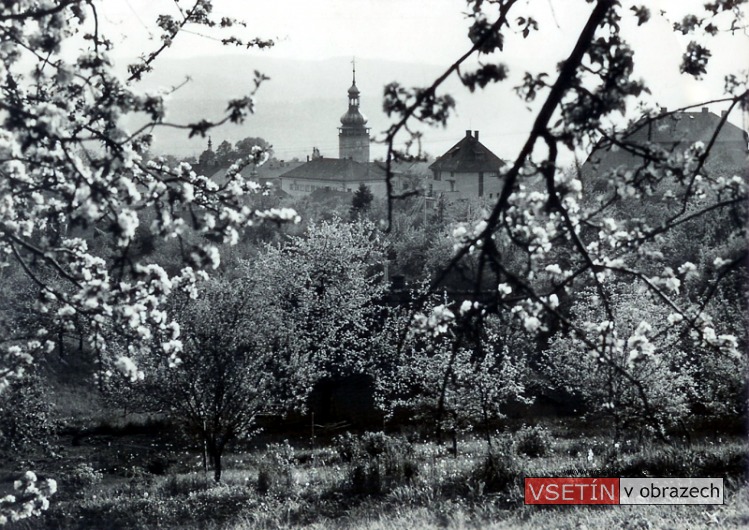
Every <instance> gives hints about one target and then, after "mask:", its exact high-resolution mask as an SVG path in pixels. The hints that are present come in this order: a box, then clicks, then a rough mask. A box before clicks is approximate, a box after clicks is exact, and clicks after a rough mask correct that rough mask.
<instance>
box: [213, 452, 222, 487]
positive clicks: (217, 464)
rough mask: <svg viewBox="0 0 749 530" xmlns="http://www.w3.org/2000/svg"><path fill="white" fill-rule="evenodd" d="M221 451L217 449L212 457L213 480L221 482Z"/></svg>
mask: <svg viewBox="0 0 749 530" xmlns="http://www.w3.org/2000/svg"><path fill="white" fill-rule="evenodd" d="M222 452H223V451H222V450H221V449H218V448H216V450H215V451H214V453H213V454H212V455H211V458H212V459H213V480H215V481H216V482H221V453H222Z"/></svg>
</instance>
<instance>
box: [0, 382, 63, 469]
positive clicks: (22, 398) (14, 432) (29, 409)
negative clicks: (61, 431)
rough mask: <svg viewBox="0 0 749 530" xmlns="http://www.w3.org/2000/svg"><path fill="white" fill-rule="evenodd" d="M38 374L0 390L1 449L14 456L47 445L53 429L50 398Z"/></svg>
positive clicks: (0, 450) (2, 451)
mask: <svg viewBox="0 0 749 530" xmlns="http://www.w3.org/2000/svg"><path fill="white" fill-rule="evenodd" d="M44 389H45V384H44V382H43V381H42V380H41V378H39V377H28V378H26V379H22V380H20V381H17V382H15V383H13V384H12V385H11V386H10V388H8V389H6V390H5V391H4V392H0V453H2V454H5V455H7V456H17V455H23V454H26V453H28V451H29V450H30V449H32V448H35V447H45V448H46V447H47V440H48V439H49V438H50V437H51V435H52V433H53V432H54V430H55V425H54V423H53V421H52V417H51V408H52V407H51V405H50V403H51V402H52V401H51V400H50V399H49V397H48V396H47V394H46V391H45V390H44Z"/></svg>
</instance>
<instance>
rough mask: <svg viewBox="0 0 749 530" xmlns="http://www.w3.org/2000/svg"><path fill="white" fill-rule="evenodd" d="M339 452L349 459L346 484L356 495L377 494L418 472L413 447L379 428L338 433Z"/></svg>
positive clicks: (346, 459)
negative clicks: (361, 431) (357, 435)
mask: <svg viewBox="0 0 749 530" xmlns="http://www.w3.org/2000/svg"><path fill="white" fill-rule="evenodd" d="M336 446H337V447H338V449H339V456H341V459H342V460H344V461H348V462H350V465H349V469H348V487H349V488H350V490H351V492H353V493H355V494H358V495H379V494H381V493H384V492H386V491H389V490H390V489H392V488H395V487H397V486H399V485H402V484H405V483H408V482H410V481H412V480H413V479H414V478H415V477H416V476H417V475H418V472H419V468H418V464H417V463H416V460H415V458H414V451H413V447H412V446H411V444H410V443H408V442H407V441H406V440H403V439H399V438H394V437H392V436H388V435H386V434H385V433H383V432H369V433H365V434H363V435H362V436H360V437H356V436H354V435H351V434H346V435H342V436H340V437H338V440H337V442H336Z"/></svg>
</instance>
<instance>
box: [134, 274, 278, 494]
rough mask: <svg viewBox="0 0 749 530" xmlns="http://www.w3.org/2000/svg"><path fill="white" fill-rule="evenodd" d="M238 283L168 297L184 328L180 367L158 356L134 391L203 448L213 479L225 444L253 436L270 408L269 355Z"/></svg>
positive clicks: (258, 317) (246, 291) (247, 292)
mask: <svg viewBox="0 0 749 530" xmlns="http://www.w3.org/2000/svg"><path fill="white" fill-rule="evenodd" d="M245 284H246V280H243V279H237V280H234V281H229V280H226V279H214V280H211V281H209V282H207V283H206V284H205V285H204V286H203V287H201V289H200V290H199V296H198V297H197V298H196V299H191V298H190V297H189V296H187V295H184V294H178V295H175V297H174V299H173V300H172V304H171V305H172V307H173V311H172V312H173V314H175V317H176V319H177V320H178V322H179V323H180V328H181V329H182V330H183V331H182V334H181V336H180V338H181V340H182V344H183V349H182V353H181V355H180V360H181V362H180V365H179V367H177V368H176V369H173V368H171V367H169V366H168V363H165V362H163V359H162V362H161V363H160V365H157V366H154V367H153V370H152V372H154V373H153V375H152V376H151V377H150V382H149V384H148V385H144V386H145V389H141V390H142V391H145V392H148V393H149V394H150V395H151V396H152V399H155V400H156V401H157V402H158V403H159V404H160V405H162V406H163V407H164V408H165V409H166V410H167V411H169V412H170V414H171V415H172V416H173V417H174V419H176V420H177V421H178V424H179V425H180V426H181V427H182V428H183V429H184V430H185V431H186V433H187V434H188V435H190V436H191V437H193V438H194V439H196V440H197V441H198V442H199V443H200V445H201V446H202V447H203V448H204V449H205V450H206V452H207V453H208V456H210V458H211V463H212V464H213V470H214V478H215V480H216V481H217V482H218V481H220V480H221V471H222V466H221V457H222V455H223V453H224V450H225V449H226V447H227V446H228V445H229V444H230V443H232V442H234V441H235V440H237V439H240V438H243V437H247V436H248V435H250V434H252V432H253V428H254V426H255V420H256V418H257V415H258V414H259V413H261V412H270V411H272V410H273V409H274V399H273V395H272V393H271V390H272V389H273V387H274V385H273V384H272V377H273V373H274V367H275V366H276V364H277V363H276V362H275V359H274V356H275V352H273V351H272V350H271V348H270V347H269V345H268V344H266V343H264V342H263V337H264V336H267V333H263V330H262V328H263V326H264V325H265V323H264V318H263V316H264V315H262V313H260V312H258V311H256V310H255V308H254V307H253V306H254V299H253V298H252V292H251V288H249V286H247V285H245ZM152 361H153V359H152ZM155 361H156V362H157V363H158V361H159V358H156V359H155Z"/></svg>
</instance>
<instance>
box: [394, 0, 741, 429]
mask: <svg viewBox="0 0 749 530" xmlns="http://www.w3.org/2000/svg"><path fill="white" fill-rule="evenodd" d="M468 3H469V6H470V7H471V8H472V9H471V12H470V13H469V15H468V16H469V18H470V19H471V21H472V24H471V27H470V30H469V38H470V40H471V43H472V46H471V47H470V49H468V51H467V52H466V53H465V54H464V55H463V56H462V57H461V58H459V59H458V60H457V61H456V62H455V63H454V64H452V65H451V66H450V67H449V68H448V69H447V70H446V71H445V73H444V75H442V76H440V77H439V78H438V79H437V80H435V82H434V83H433V84H432V85H431V86H429V87H425V88H416V89H407V88H405V87H402V86H400V85H398V84H397V83H393V84H391V85H389V86H388V87H387V88H386V90H385V103H384V106H385V110H386V111H387V112H388V113H389V114H390V115H391V116H394V117H395V122H394V123H393V125H392V126H391V128H390V129H389V130H388V131H387V134H386V137H385V141H386V143H387V144H388V146H389V152H388V158H387V163H388V168H389V167H390V164H391V163H392V162H393V161H395V160H397V159H398V158H399V157H402V156H404V154H403V153H399V152H397V150H395V149H394V147H393V146H394V142H395V139H396V138H397V137H399V135H402V134H408V131H410V130H413V129H411V128H409V123H410V122H412V121H422V122H425V123H429V124H439V123H444V122H445V120H447V118H448V116H449V114H450V111H451V109H452V108H453V107H454V104H455V102H454V100H453V99H452V98H451V97H449V96H447V95H439V94H438V92H437V90H438V89H439V87H440V85H441V84H442V83H443V82H444V80H445V79H447V77H449V76H450V75H451V74H457V75H459V76H460V79H461V80H462V82H463V83H464V84H465V85H466V86H467V87H469V88H470V89H471V90H474V89H477V88H482V87H484V86H486V85H487V84H489V83H497V82H501V81H503V80H504V79H506V77H507V74H508V68H507V66H506V65H505V64H504V63H503V62H501V56H502V53H507V52H511V51H512V50H511V49H510V48H509V46H510V44H509V43H510V42H512V41H511V39H510V37H513V36H514V35H513V34H517V35H522V37H523V38H527V39H531V38H534V37H536V35H535V34H536V33H537V32H538V33H539V35H538V37H539V38H543V33H542V28H540V27H539V23H538V22H537V21H536V20H534V18H533V17H532V16H530V15H531V14H530V13H527V12H524V11H523V9H524V7H523V5H522V4H521V3H520V2H516V1H515V0H499V1H497V2H482V1H469V2H468ZM588 3H589V4H590V6H591V8H590V14H589V17H588V19H587V22H586V23H585V25H584V27H583V29H582V30H581V32H580V33H579V35H578V36H577V40H576V42H575V44H574V47H573V48H572V50H571V51H570V52H569V54H568V56H567V57H566V58H565V59H564V60H563V61H562V62H560V63H559V67H558V71H557V72H556V73H555V74H553V75H550V74H549V73H548V72H526V73H525V75H524V76H523V80H522V83H521V84H520V85H519V86H517V87H516V88H515V91H516V93H517V95H518V96H519V97H520V98H521V100H522V101H524V102H528V103H530V102H538V104H539V107H538V108H539V110H538V112H537V113H536V116H535V120H534V122H533V126H532V129H531V132H530V134H529V136H528V138H527V140H526V141H525V143H524V145H523V147H522V149H521V150H520V152H519V153H518V155H517V157H516V158H515V159H514V160H513V161H512V162H511V163H510V164H508V165H506V166H505V167H504V168H503V169H502V170H501V179H502V182H503V187H502V190H501V192H500V193H499V196H498V199H497V200H496V201H495V202H494V204H493V205H492V207H491V209H490V211H488V212H487V215H486V216H485V217H484V219H482V220H481V221H479V222H477V223H476V224H475V225H473V226H469V227H463V228H462V229H460V230H458V231H456V232H455V239H456V241H455V250H454V254H453V257H452V259H451V261H450V263H449V264H448V266H447V267H446V268H445V269H444V270H443V272H442V274H441V275H438V277H437V278H436V279H435V282H434V286H435V288H437V287H438V286H439V285H440V283H441V282H442V280H443V279H444V278H446V277H447V276H448V275H449V274H450V273H451V271H453V270H454V269H455V268H456V267H458V266H460V264H461V263H462V262H463V260H465V259H466V258H467V257H469V256H470V257H471V259H473V260H476V262H477V263H478V267H479V270H478V272H477V274H476V278H478V280H479V281H477V282H476V285H477V289H478V288H479V287H480V286H481V282H483V281H486V280H487V278H491V279H492V283H493V285H494V289H493V291H494V293H493V300H492V301H491V302H490V303H488V304H486V309H487V310H489V311H502V312H504V311H507V312H511V313H512V314H514V315H515V316H516V318H518V319H519V320H520V322H522V324H523V326H524V327H525V328H526V329H527V330H529V331H534V332H542V333H545V332H548V331H549V330H550V326H552V325H554V326H559V327H561V328H562V329H563V330H564V332H565V333H567V335H568V336H570V337H572V338H574V341H575V342H576V343H577V344H579V345H581V346H580V347H579V348H578V349H577V350H576V351H578V352H581V351H583V350H584V351H585V352H586V353H585V354H586V355H590V356H592V357H595V358H596V359H598V362H600V363H601V364H602V365H603V366H605V367H608V369H610V370H614V371H615V372H616V373H617V376H618V378H619V380H620V381H621V385H622V386H623V387H626V388H627V392H631V395H632V396H634V397H633V399H635V400H636V402H637V404H638V405H637V406H639V407H640V410H641V412H642V417H643V418H645V419H646V421H647V422H650V425H651V427H652V429H653V431H654V432H658V433H662V432H663V430H662V424H661V421H660V420H661V419H662V416H660V415H658V414H655V413H654V405H653V399H655V398H652V397H651V396H649V392H648V389H647V386H648V385H649V384H650V380H649V379H648V377H649V376H647V373H646V371H638V370H636V369H634V366H636V365H632V364H627V363H626V362H625V363H621V362H619V360H618V356H619V350H618V349H617V348H619V345H620V343H619V342H617V341H614V340H607V337H608V333H610V332H611V331H610V330H613V329H614V328H615V326H616V325H617V323H618V322H619V323H621V322H623V321H625V320H627V319H623V318H622V317H620V316H619V315H618V312H619V310H620V309H621V305H617V304H616V303H615V301H614V298H615V295H616V293H617V292H618V290H619V289H620V287H619V286H620V284H621V283H634V284H636V285H637V286H638V287H639V288H641V289H643V290H644V291H645V292H647V293H648V299H652V300H654V302H653V303H654V304H655V306H654V307H657V312H658V314H659V315H660V316H661V317H662V318H658V319H656V320H655V321H654V324H657V323H658V322H663V326H664V327H661V328H656V327H655V325H654V326H653V329H652V330H647V333H645V330H644V329H641V332H642V333H640V335H637V336H638V337H651V338H652V335H656V336H666V334H671V333H676V334H679V335H680V336H684V337H687V338H688V339H689V341H690V344H691V346H690V347H691V348H694V349H695V350H698V349H699V350H702V349H704V348H708V349H710V350H711V351H712V352H714V355H718V356H727V357H737V356H741V355H742V354H741V352H742V351H745V347H744V345H745V344H746V336H745V331H744V329H743V326H741V325H740V324H739V325H737V326H732V325H731V324H728V325H727V324H725V323H723V324H721V325H720V326H719V325H718V324H717V323H716V324H713V323H712V322H711V320H710V319H709V317H708V311H707V307H708V305H709V304H710V301H711V300H712V299H713V297H714V296H715V294H716V292H717V291H718V290H719V287H718V286H719V285H722V284H724V283H726V282H729V281H730V282H732V283H733V285H735V286H739V288H740V289H742V290H743V289H744V285H745V280H746V277H745V276H746V275H745V271H744V269H743V267H742V264H743V263H744V261H745V260H746V256H747V254H746V250H745V243H744V244H736V245H730V244H729V245H725V244H721V245H716V246H715V247H714V248H712V249H711V255H710V256H709V258H708V259H707V260H704V259H703V263H705V262H706V263H707V266H705V267H704V268H702V269H697V268H696V266H695V262H693V261H685V260H684V246H685V244H687V245H688V244H689V243H688V242H687V243H683V244H677V245H669V244H667V239H668V237H669V235H674V234H678V233H679V232H680V231H682V230H683V231H689V232H690V236H689V237H691V236H692V234H691V231H692V230H693V229H694V227H701V226H702V223H706V222H708V221H710V220H714V219H716V218H720V219H723V220H730V221H729V222H722V223H721V224H720V232H719V234H720V236H719V237H720V239H721V241H734V242H741V241H745V239H746V238H745V235H746V234H745V227H746V211H745V208H744V206H743V205H744V204H745V202H746V198H747V183H746V175H745V174H744V171H745V170H744V169H743V167H744V166H743V165H742V166H739V167H736V166H734V167H724V170H725V171H723V172H720V171H716V170H713V169H711V168H710V167H709V164H708V161H709V157H710V156H711V152H712V150H713V148H714V146H715V144H716V141H717V139H718V137H719V135H720V134H721V131H722V130H723V129H724V128H726V127H727V125H726V120H727V119H728V116H729V115H730V113H731V112H732V111H738V112H746V111H747V110H748V109H749V92H748V91H747V89H746V80H745V79H744V80H742V78H740V77H739V75H738V74H737V75H729V76H728V77H726V78H725V83H724V85H725V94H723V95H722V96H718V97H716V98H715V99H714V100H713V101H712V103H715V104H717V103H722V104H723V105H724V107H725V108H726V111H727V112H726V114H725V115H724V116H723V117H722V118H721V119H720V120H718V123H717V126H716V127H715V128H714V129H713V130H712V131H710V133H709V134H708V135H707V136H706V138H707V140H706V141H704V142H697V143H694V144H691V143H690V144H689V145H684V144H683V143H681V144H680V143H679V142H672V143H671V144H670V145H662V144H656V143H655V142H649V141H647V140H646V141H644V142H643V141H639V140H636V135H633V132H634V131H635V130H637V129H642V128H648V127H652V128H653V129H655V128H657V127H658V126H659V120H662V119H663V118H664V116H671V115H672V114H674V112H677V111H672V113H665V114H663V113H660V112H659V111H658V110H656V109H651V110H647V109H646V108H644V107H640V110H641V111H643V109H644V116H638V120H637V121H633V122H631V123H630V126H629V127H627V128H626V129H625V130H623V131H622V130H621V129H620V130H616V128H613V126H612V124H614V123H616V121H615V120H614V118H615V117H616V115H626V113H627V111H628V109H630V108H631V106H632V105H633V104H634V103H635V102H637V101H638V98H639V97H640V96H641V95H643V94H644V93H645V92H646V91H647V86H646V84H645V82H644V81H642V80H637V79H635V78H633V71H634V51H633V49H632V47H631V46H630V45H629V44H628V43H627V41H626V39H625V34H624V32H623V30H622V21H623V19H624V18H625V17H632V18H633V19H634V20H636V21H637V23H638V24H640V25H642V24H647V23H648V22H649V20H650V10H649V9H648V8H647V7H646V6H644V5H638V4H633V3H630V2H619V1H615V0H596V1H590V2H588ZM742 4H744V2H743V1H741V0H719V1H716V2H708V3H705V4H704V5H703V6H702V7H701V8H699V9H697V10H695V11H694V12H692V13H689V14H688V15H687V16H685V17H684V18H683V19H679V20H676V21H674V23H673V28H674V31H677V32H679V33H681V34H683V35H690V36H691V37H692V41H691V42H690V43H689V44H688V45H687V46H686V47H685V50H684V54H683V58H682V62H681V64H680V65H676V68H678V69H679V71H680V72H681V73H682V74H683V75H686V76H693V77H697V78H700V77H702V76H705V75H707V71H708V63H709V59H710V56H711V52H710V49H709V47H708V46H706V45H705V44H703V42H704V41H707V40H709V39H710V38H711V37H712V36H714V35H716V34H719V33H721V32H724V31H733V30H735V29H737V28H741V27H743V24H744V20H743V17H744V13H743V10H742V7H741V5H742ZM663 13H666V12H665V11H664V12H663ZM666 14H667V13H666ZM515 40H517V38H516V39H515ZM698 41H699V42H698ZM473 56H478V57H479V58H480V60H481V65H480V66H479V67H478V69H475V70H469V71H466V68H467V67H466V64H467V60H468V58H470V57H473ZM498 59H499V60H498ZM685 110H689V109H679V111H678V112H683V111H685ZM593 146H597V149H598V150H599V151H606V150H610V149H616V150H619V151H623V152H625V153H627V154H629V155H630V162H629V163H628V164H625V165H619V167H614V168H612V169H611V170H609V171H607V172H603V171H593V172H592V174H587V175H585V174H580V173H579V172H577V171H575V172H570V171H564V170H563V167H562V163H561V160H563V158H564V156H565V153H566V154H567V156H573V157H576V156H579V154H580V153H584V152H589V151H590V150H591V148H592V147H593ZM745 147H746V143H745V140H744V149H743V152H744V155H743V156H745V153H746V149H745ZM724 166H725V164H724ZM594 182H595V183H597V185H599V186H600V187H601V190H602V191H603V193H602V194H601V195H600V196H599V197H598V198H600V199H601V200H592V199H594V198H596V197H592V196H591V194H590V192H589V190H590V186H591V184H592V183H594ZM388 190H389V196H390V198H391V199H396V198H397V195H396V194H395V193H394V188H393V187H392V185H389V186H388ZM584 190H588V191H587V193H586V192H584ZM667 191H668V195H667V196H666V197H665V199H666V200H671V201H673V202H671V203H669V204H670V206H669V208H668V209H667V210H665V215H664V211H663V209H662V208H660V212H658V213H657V215H655V216H654V215H653V213H654V212H657V211H658V210H659V208H658V203H656V201H660V202H661V203H662V202H663V201H662V200H661V197H663V195H662V194H665V193H666V192H667ZM648 203H650V204H652V205H653V206H652V207H651V208H649V209H646V211H643V213H644V214H647V215H643V217H634V216H632V215H631V214H632V204H637V205H647V204H648ZM647 210H649V211H647ZM698 233H699V232H698ZM702 233H703V234H704V232H702ZM672 241H673V240H672ZM704 242H706V241H705V240H703V241H701V242H700V243H701V244H702V243H704ZM691 243H692V244H693V243H694V240H691ZM707 248H710V247H707ZM687 276H689V277H690V280H691V279H692V278H693V277H697V278H700V279H701V284H700V287H698V288H695V289H688V290H687V289H685V288H684V287H683V284H684V282H685V281H686V277H687ZM582 289H592V291H593V292H594V293H595V296H591V297H589V298H588V301H589V302H590V304H591V305H592V306H594V307H591V308H590V309H591V310H590V311H589V312H585V313H584V314H583V313H581V312H578V313H577V314H574V313H570V311H569V304H567V305H566V306H565V305H562V304H560V300H563V299H565V298H567V297H568V296H569V295H576V293H579V292H580V291H581V290H582ZM741 298H742V297H741V296H735V297H733V299H734V300H735V302H734V303H735V304H739V305H738V306H736V307H739V308H740V307H742V306H741V305H740V304H742V303H743V302H740V300H741ZM477 299H479V298H478V297H477ZM654 311H655V309H654ZM426 324H427V326H431V325H432V324H435V325H437V326H441V325H442V324H441V323H440V322H431V321H430V319H427V321H426ZM719 327H720V329H718V328H719ZM636 329H638V328H634V329H628V328H626V329H621V330H619V337H620V338H622V337H624V336H625V335H629V334H631V333H634V332H635V331H636ZM651 334H652V335H651ZM635 342H637V341H635ZM637 344H639V342H637ZM635 346H636V345H635ZM682 347H684V345H683V344H682ZM636 351H639V350H636ZM641 353H642V352H641ZM631 354H632V353H631V352H630V351H627V353H626V354H625V355H631ZM648 354H652V355H654V356H656V357H659V356H661V355H663V358H662V359H661V360H662V362H664V363H665V362H667V358H668V356H669V353H668V351H667V350H658V349H657V348H656V349H654V350H652V351H651V350H649V351H648ZM634 355H635V356H636V355H637V354H634ZM628 395H629V394H628Z"/></svg>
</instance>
